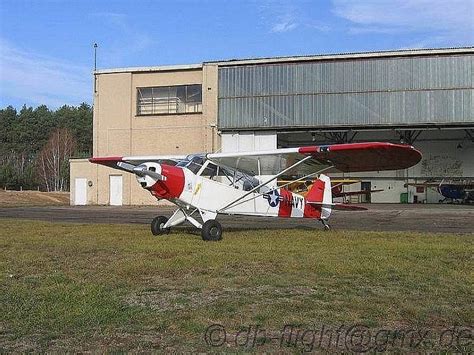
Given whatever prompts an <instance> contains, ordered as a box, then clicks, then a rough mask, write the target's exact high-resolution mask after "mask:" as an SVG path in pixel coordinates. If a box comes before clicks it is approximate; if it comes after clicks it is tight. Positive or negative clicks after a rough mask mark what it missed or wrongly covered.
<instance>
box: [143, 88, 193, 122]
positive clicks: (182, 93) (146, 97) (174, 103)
mask: <svg viewBox="0 0 474 355" xmlns="http://www.w3.org/2000/svg"><path fill="white" fill-rule="evenodd" d="M201 112H202V86H201V85H200V84H197V85H178V86H157V87H151V88H137V115H170V114H171V115H173V114H182V113H201Z"/></svg>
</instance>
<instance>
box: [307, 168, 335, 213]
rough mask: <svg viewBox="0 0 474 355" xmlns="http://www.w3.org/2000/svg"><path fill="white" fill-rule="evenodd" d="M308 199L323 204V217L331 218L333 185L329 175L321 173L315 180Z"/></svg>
mask: <svg viewBox="0 0 474 355" xmlns="http://www.w3.org/2000/svg"><path fill="white" fill-rule="evenodd" d="M306 200H307V201H308V202H309V201H310V202H317V203H320V204H321V205H322V206H323V207H321V219H328V218H329V216H330V215H331V207H330V206H331V205H332V187H331V179H330V178H329V176H326V175H324V174H321V175H319V178H318V179H317V180H315V181H314V184H313V186H312V187H311V190H309V192H308V194H307V195H306Z"/></svg>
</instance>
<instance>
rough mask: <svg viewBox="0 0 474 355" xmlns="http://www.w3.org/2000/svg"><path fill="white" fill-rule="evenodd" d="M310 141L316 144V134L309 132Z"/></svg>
mask: <svg viewBox="0 0 474 355" xmlns="http://www.w3.org/2000/svg"><path fill="white" fill-rule="evenodd" d="M311 141H312V142H316V133H314V132H311Z"/></svg>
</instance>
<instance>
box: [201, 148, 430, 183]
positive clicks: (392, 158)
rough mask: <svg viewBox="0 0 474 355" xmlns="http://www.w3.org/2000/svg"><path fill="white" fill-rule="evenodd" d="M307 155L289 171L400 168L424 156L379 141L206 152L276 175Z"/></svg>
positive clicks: (222, 162)
mask: <svg viewBox="0 0 474 355" xmlns="http://www.w3.org/2000/svg"><path fill="white" fill-rule="evenodd" d="M308 156H309V157H311V158H310V159H307V160H305V161H304V162H303V163H301V164H299V165H297V166H296V167H295V168H293V169H292V170H291V171H289V172H288V174H287V175H305V174H310V173H313V172H315V171H319V170H322V169H325V168H329V167H332V168H331V170H330V171H329V172H362V171H381V170H398V169H406V168H408V167H411V166H413V165H415V164H417V163H418V162H419V161H420V160H421V153H420V152H419V151H418V150H416V149H415V148H413V147H412V146H409V145H401V144H393V143H380V142H371V143H347V144H333V145H321V146H308V147H300V148H283V149H274V150H267V151H252V152H239V153H215V154H207V158H208V159H209V160H211V161H212V162H213V163H215V164H217V165H222V166H226V167H229V168H234V169H237V170H239V171H242V172H245V173H247V174H251V175H276V174H278V173H280V172H281V171H283V170H285V169H287V168H289V167H291V166H292V165H294V164H295V163H297V162H299V161H301V160H302V159H304V158H307V157H308Z"/></svg>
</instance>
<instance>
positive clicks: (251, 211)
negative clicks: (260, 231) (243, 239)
mask: <svg viewBox="0 0 474 355" xmlns="http://www.w3.org/2000/svg"><path fill="white" fill-rule="evenodd" d="M144 165H145V167H146V168H147V169H150V168H151V169H153V170H152V171H155V172H157V173H159V174H162V175H163V176H165V177H166V179H165V180H162V181H155V180H154V179H152V178H150V177H139V176H138V177H137V180H138V182H139V183H140V184H141V185H142V187H143V188H145V189H147V190H149V191H150V193H151V194H152V195H153V196H155V197H156V198H158V199H166V200H169V201H171V202H172V203H174V204H176V205H177V206H179V207H180V208H184V209H199V210H203V211H207V212H211V213H219V214H237V215H255V216H267V217H271V216H273V217H300V218H317V219H322V218H328V217H329V214H330V208H324V207H321V206H314V205H312V204H310V203H308V200H307V199H306V198H305V197H303V196H301V195H299V194H296V193H293V192H291V191H289V190H288V189H285V188H276V187H273V186H266V185H264V186H261V187H260V188H259V189H257V190H255V191H253V192H251V191H250V190H252V188H246V187H245V184H244V183H243V184H240V185H237V184H229V183H228V181H227V180H226V179H223V178H222V179H221V178H219V176H214V177H211V176H202V175H200V174H195V173H193V172H192V171H191V170H189V169H188V168H186V167H180V166H170V165H166V164H157V163H146V164H144ZM329 186H330V182H329ZM319 188H320V189H322V190H321V193H320V196H319V197H318V196H316V195H315V193H317V191H314V192H313V194H312V196H313V198H316V199H317V198H320V200H321V201H322V198H323V194H324V185H323V186H322V187H321V186H319ZM316 189H317V188H316V187H315V190H316ZM331 199H332V198H331ZM233 201H235V203H232V202H233ZM312 201H313V200H312Z"/></svg>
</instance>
